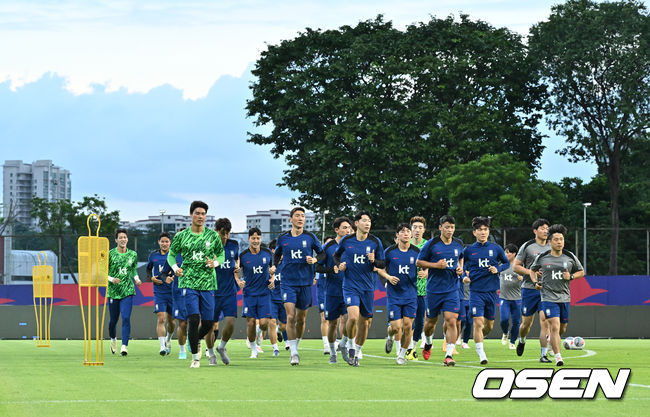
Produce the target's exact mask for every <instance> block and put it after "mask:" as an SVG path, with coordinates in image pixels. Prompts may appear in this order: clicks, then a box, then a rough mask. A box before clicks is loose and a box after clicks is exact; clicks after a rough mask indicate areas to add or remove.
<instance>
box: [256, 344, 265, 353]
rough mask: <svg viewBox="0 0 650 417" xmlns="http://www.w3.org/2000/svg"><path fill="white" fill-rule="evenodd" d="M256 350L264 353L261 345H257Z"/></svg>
mask: <svg viewBox="0 0 650 417" xmlns="http://www.w3.org/2000/svg"><path fill="white" fill-rule="evenodd" d="M257 352H258V353H264V351H263V350H262V346H260V345H257Z"/></svg>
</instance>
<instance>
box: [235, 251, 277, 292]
mask: <svg viewBox="0 0 650 417" xmlns="http://www.w3.org/2000/svg"><path fill="white" fill-rule="evenodd" d="M272 260H273V254H272V253H271V251H270V250H269V249H266V248H261V249H260V251H259V252H258V253H255V254H254V253H252V252H251V250H250V249H246V250H245V251H243V252H242V253H241V254H240V255H239V266H240V267H241V269H242V273H243V276H242V279H243V280H244V281H246V285H244V297H246V296H260V295H266V294H270V290H269V287H268V286H269V280H270V278H271V277H270V275H269V266H271V262H272Z"/></svg>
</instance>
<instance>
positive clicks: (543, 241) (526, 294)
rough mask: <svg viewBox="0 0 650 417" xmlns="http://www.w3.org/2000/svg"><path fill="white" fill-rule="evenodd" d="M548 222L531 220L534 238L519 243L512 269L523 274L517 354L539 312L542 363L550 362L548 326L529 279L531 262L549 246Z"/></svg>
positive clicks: (520, 351)
mask: <svg viewBox="0 0 650 417" xmlns="http://www.w3.org/2000/svg"><path fill="white" fill-rule="evenodd" d="M549 225H550V223H549V221H548V220H546V219H537V220H535V221H534V222H533V233H534V234H535V239H531V240H529V241H528V242H526V243H524V244H523V245H521V247H520V248H519V252H517V256H516V258H515V262H514V266H513V271H514V272H515V273H516V274H519V275H521V276H523V278H524V279H523V281H522V283H521V315H522V317H521V325H520V326H519V342H518V343H517V356H521V355H523V354H524V349H525V347H526V336H528V332H530V328H531V326H532V325H533V319H534V318H535V313H537V312H539V329H540V330H539V344H540V346H541V355H540V358H539V361H540V362H542V363H549V362H551V361H550V360H549V359H548V358H547V357H546V352H547V351H548V341H547V340H546V335H547V334H548V326H547V325H546V317H545V316H544V312H543V311H542V305H541V302H542V301H541V296H540V293H539V291H537V290H536V289H535V284H534V283H533V281H532V280H531V279H530V276H531V274H530V269H529V268H530V266H531V265H532V264H533V261H534V260H535V257H536V256H537V255H539V254H540V253H542V252H546V251H547V250H549V249H550V248H551V247H550V245H549V243H548V240H547V237H548V227H549Z"/></svg>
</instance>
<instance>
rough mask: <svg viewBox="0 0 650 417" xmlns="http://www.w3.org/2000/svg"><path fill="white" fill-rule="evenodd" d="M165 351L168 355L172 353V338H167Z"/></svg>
mask: <svg viewBox="0 0 650 417" xmlns="http://www.w3.org/2000/svg"><path fill="white" fill-rule="evenodd" d="M165 353H166V354H167V355H169V354H170V353H172V341H171V339H170V340H167V341H166V342H165Z"/></svg>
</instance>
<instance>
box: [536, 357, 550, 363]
mask: <svg viewBox="0 0 650 417" xmlns="http://www.w3.org/2000/svg"><path fill="white" fill-rule="evenodd" d="M539 361H540V362H541V363H551V360H550V359H549V358H547V357H546V356H540V357H539Z"/></svg>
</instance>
